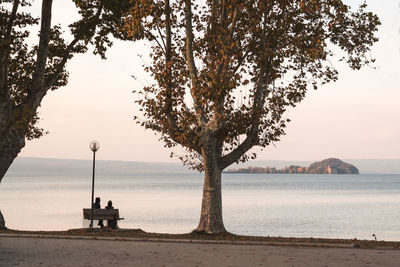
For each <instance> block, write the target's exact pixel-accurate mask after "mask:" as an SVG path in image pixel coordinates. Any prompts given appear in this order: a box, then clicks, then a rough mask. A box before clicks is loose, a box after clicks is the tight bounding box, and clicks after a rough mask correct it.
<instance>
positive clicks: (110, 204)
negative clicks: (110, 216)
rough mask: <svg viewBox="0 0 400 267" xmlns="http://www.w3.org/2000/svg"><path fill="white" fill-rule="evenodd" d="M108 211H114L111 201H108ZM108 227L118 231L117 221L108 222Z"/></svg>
mask: <svg viewBox="0 0 400 267" xmlns="http://www.w3.org/2000/svg"><path fill="white" fill-rule="evenodd" d="M106 209H114V207H113V204H112V201H111V200H109V201H108V203H107V206H106ZM107 226H108V227H111V228H112V229H116V228H117V220H107Z"/></svg>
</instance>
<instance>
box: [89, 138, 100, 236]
mask: <svg viewBox="0 0 400 267" xmlns="http://www.w3.org/2000/svg"><path fill="white" fill-rule="evenodd" d="M89 147H90V150H92V151H93V172H92V174H93V175H92V202H91V203H90V204H91V207H92V212H91V213H92V214H91V217H90V226H89V228H90V230H92V229H93V204H94V170H95V161H96V151H97V150H99V148H100V143H99V142H98V141H92V142H90V146H89Z"/></svg>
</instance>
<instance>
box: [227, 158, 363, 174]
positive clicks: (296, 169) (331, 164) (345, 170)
mask: <svg viewBox="0 0 400 267" xmlns="http://www.w3.org/2000/svg"><path fill="white" fill-rule="evenodd" d="M227 173H293V174H294V173H299V174H359V171H358V169H357V168H356V167H355V166H353V165H351V164H348V163H346V162H343V161H341V160H340V159H335V158H329V159H325V160H322V161H319V162H314V163H312V164H311V165H310V166H308V167H302V166H297V165H290V166H289V167H287V166H286V167H284V168H282V169H276V168H275V167H264V168H263V167H247V168H240V169H231V170H228V171H227Z"/></svg>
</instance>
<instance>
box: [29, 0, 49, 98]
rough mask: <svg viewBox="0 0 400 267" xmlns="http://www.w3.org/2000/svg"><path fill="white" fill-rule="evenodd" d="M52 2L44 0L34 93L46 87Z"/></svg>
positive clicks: (33, 81) (33, 82) (34, 75)
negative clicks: (45, 74)
mask: <svg viewBox="0 0 400 267" xmlns="http://www.w3.org/2000/svg"><path fill="white" fill-rule="evenodd" d="M52 4H53V0H43V2H42V17H41V27H40V39H39V49H38V53H37V59H36V69H35V72H34V74H33V79H32V88H31V90H32V92H33V93H36V92H37V91H40V90H43V88H44V73H45V69H46V62H47V56H48V53H49V42H50V29H51V8H52Z"/></svg>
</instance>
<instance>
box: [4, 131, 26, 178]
mask: <svg viewBox="0 0 400 267" xmlns="http://www.w3.org/2000/svg"><path fill="white" fill-rule="evenodd" d="M0 138H1V141H0V182H1V180H2V179H3V177H4V175H5V174H6V172H7V170H8V168H9V167H10V166H11V164H12V163H13V161H14V159H15V158H16V157H17V156H18V154H19V152H20V151H21V149H22V148H23V147H24V146H25V135H24V134H23V133H20V132H18V131H14V130H9V131H8V132H6V133H5V134H4V135H3V136H0Z"/></svg>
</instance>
